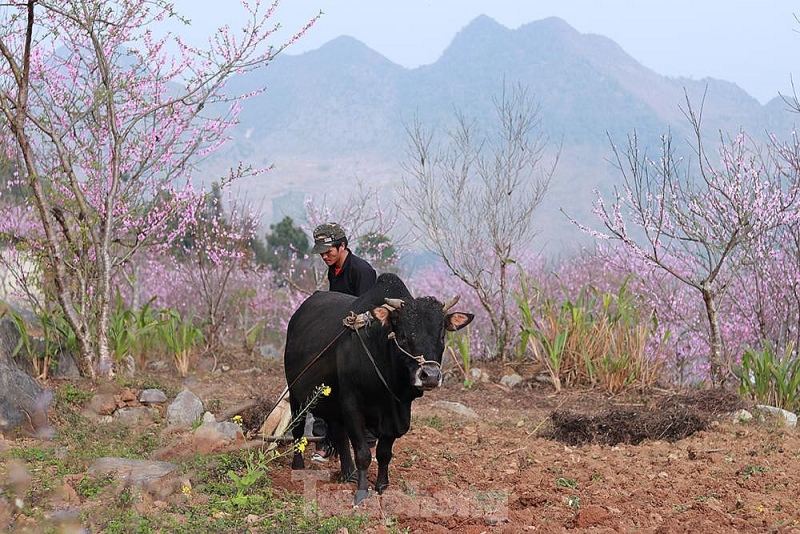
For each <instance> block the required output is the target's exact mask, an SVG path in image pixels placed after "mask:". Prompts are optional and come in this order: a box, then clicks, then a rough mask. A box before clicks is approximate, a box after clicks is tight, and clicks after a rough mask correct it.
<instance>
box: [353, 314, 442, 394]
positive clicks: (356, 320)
mask: <svg viewBox="0 0 800 534" xmlns="http://www.w3.org/2000/svg"><path fill="white" fill-rule="evenodd" d="M384 307H385V308H387V309H388V310H389V311H392V309H393V308H392V307H390V306H386V305H384ZM374 319H375V316H374V315H372V312H364V313H359V314H356V313H355V312H352V311H351V312H350V315H348V316H347V317H345V318H344V320H343V321H342V323H343V324H344V326H345V327H347V328H350V329H352V330H353V331H355V333H356V336H357V337H358V340H359V341H360V342H361V346H362V347H363V348H364V352H366V353H367V357H368V358H369V361H370V363H372V367H374V368H375V372H376V373H377V374H378V378H380V380H381V382H382V383H383V385H384V387H385V388H386V390H387V391H388V392H389V394H391V396H392V397H393V398H394V400H396V401H397V402H402V401H401V400H400V399H398V398H397V395H395V394H394V391H392V388H391V387H390V386H389V383H388V382H387V381H386V378H384V376H383V373H381V370H380V369H378V364H377V363H376V362H375V358H373V356H372V353H371V352H370V350H369V348H368V347H367V344H366V343H365V342H364V338H363V337H362V336H361V329H363V328H364V327H365V326H369V324H370V323H371V322H372V321H373V320H374ZM388 339H390V340H392V341H394V344H395V346H396V347H397V349H398V350H399V351H400V352H402V353H403V354H405V355H406V356H408V357H409V358H411V359H412V360H414V361H415V362H417V364H418V365H419V366H420V367H422V366H423V365H425V364H433V365H435V366H436V367H438V368H439V369H440V370H441V367H442V366H441V364H440V363H439V362H437V361H435V360H426V359H425V357H424V356H422V355H419V356H414V355H413V354H411V353H410V352H408V351H407V350H406V349H404V348H403V347H401V346H400V343H398V342H397V335H395V333H394V332H389V336H388Z"/></svg>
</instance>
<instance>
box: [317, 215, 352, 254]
mask: <svg viewBox="0 0 800 534" xmlns="http://www.w3.org/2000/svg"><path fill="white" fill-rule="evenodd" d="M342 239H345V233H344V228H342V227H341V226H340V225H339V224H337V223H335V222H329V223H325V224H320V225H319V226H317V227H316V228H314V252H316V253H317V254H322V253H323V252H328V250H330V248H331V247H332V246H333V244H334V243H336V242H337V241H340V240H342Z"/></svg>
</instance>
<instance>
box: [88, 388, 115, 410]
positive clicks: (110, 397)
mask: <svg viewBox="0 0 800 534" xmlns="http://www.w3.org/2000/svg"><path fill="white" fill-rule="evenodd" d="M86 409H87V410H89V411H90V412H92V413H94V414H96V415H111V414H113V413H114V411H115V410H116V409H117V399H116V397H115V395H114V394H113V393H98V394H97V395H95V396H94V397H92V399H91V400H90V401H89V404H88V405H87V406H86Z"/></svg>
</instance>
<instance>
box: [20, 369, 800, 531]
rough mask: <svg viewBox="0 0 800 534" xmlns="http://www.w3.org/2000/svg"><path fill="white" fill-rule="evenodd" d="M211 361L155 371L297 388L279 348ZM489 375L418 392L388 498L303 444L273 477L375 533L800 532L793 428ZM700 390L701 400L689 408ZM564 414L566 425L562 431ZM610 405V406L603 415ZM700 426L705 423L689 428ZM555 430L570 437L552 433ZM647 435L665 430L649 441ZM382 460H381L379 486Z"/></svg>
mask: <svg viewBox="0 0 800 534" xmlns="http://www.w3.org/2000/svg"><path fill="white" fill-rule="evenodd" d="M208 363H209V362H205V365H204V364H203V363H202V362H200V363H198V365H196V371H197V372H196V373H195V374H194V375H193V376H191V377H190V378H188V379H183V380H182V379H179V378H178V377H177V376H175V375H174V371H172V372H171V373H169V372H168V373H164V372H162V373H161V374H159V375H154V376H152V377H145V378H144V379H146V380H148V381H150V382H153V383H157V384H159V385H161V387H167V388H168V389H169V390H171V391H173V392H174V391H180V389H181V388H182V387H184V386H185V387H188V388H190V389H191V390H192V391H193V392H194V393H196V394H197V395H198V396H199V397H200V398H201V399H203V401H204V404H205V405H206V409H209V410H211V411H213V412H215V413H216V414H222V413H225V412H230V411H231V409H232V408H236V407H240V406H242V405H243V404H244V403H246V402H247V401H249V400H252V399H261V400H262V403H261V404H260V405H259V406H263V404H264V402H263V401H264V400H265V399H272V400H274V399H276V398H277V397H278V395H279V394H280V392H281V391H282V390H283V388H284V385H285V380H284V378H283V372H282V364H281V361H280V359H278V358H264V357H257V358H254V359H246V358H229V359H226V358H221V359H220V360H219V361H217V362H216V364H217V369H219V368H220V367H223V368H225V369H226V371H225V372H219V371H217V372H210V371H209V368H210V367H211V365H208ZM479 365H480V364H479ZM204 367H205V370H203V368H204ZM483 369H484V370H485V371H486V372H488V374H489V376H490V380H489V381H487V382H479V383H476V384H474V385H473V386H472V387H471V388H465V387H464V386H463V385H462V384H461V383H460V381H458V380H455V379H451V380H449V381H447V382H446V383H445V385H444V386H443V387H442V388H440V389H438V390H435V391H432V392H429V393H426V394H425V396H424V397H423V398H421V399H419V400H418V401H416V402H415V404H414V408H413V421H412V428H411V431H410V432H409V433H408V434H407V435H406V436H404V437H403V438H401V439H399V440H398V441H397V442H396V443H395V448H394V458H393V461H392V463H391V466H390V487H389V489H388V490H387V491H386V492H385V493H384V494H383V495H372V496H371V497H369V498H368V499H367V500H366V501H365V502H364V503H363V504H362V505H361V506H360V507H359V508H357V509H356V510H354V509H353V506H352V502H353V490H354V485H353V484H341V483H338V482H337V479H336V473H337V471H338V461H336V460H333V461H331V462H329V463H328V464H315V463H313V462H311V461H310V456H311V454H312V453H313V447H309V449H308V450H307V451H306V455H307V462H306V464H307V466H309V468H308V469H307V470H306V471H303V472H297V471H295V472H293V471H292V470H291V469H290V468H289V464H290V461H291V458H290V456H287V457H282V458H280V459H278V460H277V461H275V462H273V463H272V464H270V465H271V466H272V469H271V470H270V472H269V476H270V478H271V485H272V487H273V488H275V489H276V490H278V491H279V492H280V491H281V490H286V491H288V492H291V493H292V494H295V495H303V496H305V497H306V499H307V501H308V502H311V503H313V504H312V505H310V508H309V509H308V513H319V514H322V515H323V516H326V517H327V516H332V515H337V516H347V515H348V514H353V513H358V514H364V513H368V514H369V515H370V522H369V525H368V527H367V532H371V533H401V532H411V533H470V534H478V533H482V532H486V533H520V532H564V531H570V532H652V533H655V532H663V533H676V532H687V533H688V532H692V533H700V532H702V533H710V534H714V533H723V532H759V533H763V532H781V533H788V532H794V533H800V432H799V431H798V430H797V429H788V428H785V427H782V426H780V425H779V424H777V423H776V422H775V421H767V422H761V423H755V422H748V423H734V422H733V421H732V418H731V417H719V416H716V415H715V413H717V412H720V411H724V410H725V409H727V408H726V407H725V406H723V405H724V402H723V403H721V400H725V399H724V398H721V397H718V396H717V397H715V396H708V397H698V396H697V394H696V393H692V394H690V395H676V394H674V393H670V392H665V391H657V392H650V393H649V394H648V395H646V396H645V395H638V396H625V397H618V398H607V397H605V396H604V395H602V394H601V393H599V392H598V391H566V392H562V393H560V394H554V393H553V390H552V387H550V386H549V385H547V384H542V383H541V382H538V381H536V380H534V379H533V377H531V376H530V371H529V370H528V369H523V368H517V369H516V371H519V372H520V374H521V375H522V376H527V377H528V379H527V380H525V381H524V382H523V383H521V384H520V385H518V386H517V387H515V388H514V389H513V390H511V389H508V388H506V387H503V386H501V385H499V381H500V377H501V376H503V375H504V374H507V373H510V372H512V370H511V369H508V368H503V367H502V366H499V365H486V366H483ZM165 374H166V375H167V376H165ZM82 387H83V386H82ZM698 398H701V399H705V402H694V403H692V402H688V403H687V399H694V400H695V401H696V400H697V399H698ZM730 398H731V397H727V400H728V401H729V400H730ZM732 398H733V399H735V400H738V399H737V398H736V397H735V396H733V397H732ZM270 402H271V401H270ZM454 406H456V407H459V408H460V409H461V410H462V411H463V412H465V413H457V412H456V411H454V410H453V407H454ZM687 406H688V408H687ZM263 409H264V410H266V408H263ZM687 410H688V411H687ZM257 411H258V408H254V409H251V412H250V413H249V414H247V415H250V416H252V415H257V414H256V413H255V412H257ZM471 412H474V413H471ZM554 412H557V413H558V414H560V418H559V419H558V420H559V421H560V424H563V425H564V426H554V423H553V418H552V417H551V416H552V414H553V413H554ZM603 414H610V415H608V416H606V417H601V418H600V419H597V420H594V419H592V417H595V416H602V415H603ZM643 414H645V415H648V417H646V418H644V419H642V421H644V423H642V422H641V421H640V418H639V416H640V415H643ZM698 414H699V415H698ZM254 419H258V420H263V419H262V418H260V416H258V417H254ZM150 425H153V423H150ZM696 425H699V426H700V427H704V428H705V429H703V430H700V431H697V432H694V433H691V432H687V430H692V429H693V428H694V427H695V426H696ZM159 428H161V427H160V426H158V424H156V429H157V431H158V429H159ZM555 430H560V432H559V434H560V436H561V437H562V438H564V439H567V440H568V441H570V443H572V444H570V443H567V442H565V441H559V440H556V439H552V436H553V434H554V431H555ZM576 430H578V431H577V432H572V433H570V432H569V431H576ZM641 430H646V431H647V432H649V433H650V434H651V435H652V434H655V435H657V436H663V437H664V439H645V440H643V441H641V440H640V434H638V433H637V432H639V431H641ZM689 433H691V435H689V436H688V437H685V438H683V439H678V438H680V436H682V435H685V434H689ZM161 435H162V438H161V439H162V446H161V448H160V449H159V451H158V454H155V455H153V456H155V457H153V458H150V459H156V460H158V459H166V460H175V459H180V458H182V457H183V458H185V457H188V456H189V455H191V454H193V453H194V452H195V450H192V447H187V445H186V444H187V443H191V435H190V434H189V433H188V432H183V433H177V434H176V433H175V432H174V431H172V432H170V431H166V430H162V431H161ZM622 438H624V439H623V442H622V443H616V442H617V441H619V440H620V439H622ZM587 440H588V441H589V442H587ZM592 440H600V441H602V442H603V443H596V442H592ZM624 441H628V443H625V442H624ZM640 441H641V442H640ZM578 442H582V443H581V444H575V443H578ZM609 442H614V443H616V444H614V445H611V444H608V443H609ZM630 442H636V443H638V444H635V445H634V444H630ZM248 444H251V445H252V444H254V443H253V442H250V443H246V444H245V445H248ZM17 445H19V446H25V445H24V443H20V444H15V445H14V446H17ZM34 445H35V444H34ZM376 470H377V466H376V465H375V464H373V465H372V466H371V468H370V480H371V483H374V480H375V476H376ZM187 476H191V474H188V475H187ZM80 478H81V477H80V476H78V477H77V478H75V480H78V479H80ZM76 504H77V505H78V506H84V505H88V504H90V503H88V502H81V503H77V501H76ZM95 504H96V503H95ZM43 506H45V507H46V506H47V505H43ZM140 506H144V504H143V503H140ZM152 512H153V513H158V510H156V509H153V510H152ZM340 534H347V533H345V532H342V531H340Z"/></svg>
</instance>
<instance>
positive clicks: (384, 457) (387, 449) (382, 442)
mask: <svg viewBox="0 0 800 534" xmlns="http://www.w3.org/2000/svg"><path fill="white" fill-rule="evenodd" d="M393 446H394V438H390V437H381V438H380V439H378V447H377V449H376V451H375V456H376V457H377V458H378V478H377V479H376V480H375V491H377V492H378V493H379V494H382V493H383V492H384V491H385V490H386V488H388V487H389V462H391V461H392V447H393Z"/></svg>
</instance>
